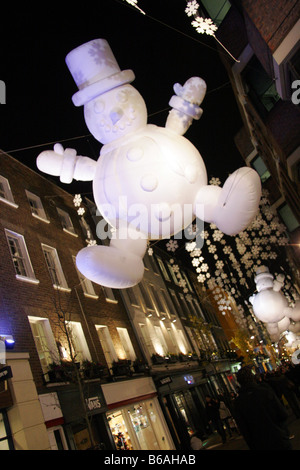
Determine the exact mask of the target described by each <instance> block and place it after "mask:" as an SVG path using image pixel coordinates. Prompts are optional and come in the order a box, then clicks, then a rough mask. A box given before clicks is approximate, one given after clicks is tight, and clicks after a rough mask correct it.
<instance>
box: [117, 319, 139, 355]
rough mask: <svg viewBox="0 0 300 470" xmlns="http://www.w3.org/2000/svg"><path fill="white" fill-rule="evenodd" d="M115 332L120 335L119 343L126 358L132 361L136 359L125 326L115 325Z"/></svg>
mask: <svg viewBox="0 0 300 470" xmlns="http://www.w3.org/2000/svg"><path fill="white" fill-rule="evenodd" d="M117 332H118V334H119V336H120V340H121V344H122V346H123V349H124V352H125V356H126V359H131V360H132V361H134V360H135V359H136V354H135V352H134V349H133V346H132V342H131V339H130V337H129V334H128V331H127V328H119V327H117Z"/></svg>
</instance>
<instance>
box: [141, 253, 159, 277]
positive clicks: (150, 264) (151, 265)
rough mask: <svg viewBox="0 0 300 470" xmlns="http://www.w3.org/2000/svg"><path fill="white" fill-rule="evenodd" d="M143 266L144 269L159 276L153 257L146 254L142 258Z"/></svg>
mask: <svg viewBox="0 0 300 470" xmlns="http://www.w3.org/2000/svg"><path fill="white" fill-rule="evenodd" d="M143 261H144V264H145V268H146V269H148V270H150V271H153V272H154V274H158V275H159V272H158V269H157V265H156V263H155V260H154V258H153V256H149V255H148V254H147V253H146V255H145V256H144V260H143Z"/></svg>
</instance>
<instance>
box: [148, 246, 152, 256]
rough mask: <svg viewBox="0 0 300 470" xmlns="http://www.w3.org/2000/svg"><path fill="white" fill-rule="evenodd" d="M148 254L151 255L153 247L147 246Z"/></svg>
mask: <svg viewBox="0 0 300 470" xmlns="http://www.w3.org/2000/svg"><path fill="white" fill-rule="evenodd" d="M148 255H149V256H152V255H153V248H151V247H150V248H148Z"/></svg>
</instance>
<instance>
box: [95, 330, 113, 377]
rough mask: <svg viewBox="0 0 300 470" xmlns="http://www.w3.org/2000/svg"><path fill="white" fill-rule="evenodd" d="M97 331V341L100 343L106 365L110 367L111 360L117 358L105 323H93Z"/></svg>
mask: <svg viewBox="0 0 300 470" xmlns="http://www.w3.org/2000/svg"><path fill="white" fill-rule="evenodd" d="M95 326H96V330H97V333H98V337H99V341H100V343H101V346H102V349H103V353H104V356H105V360H106V362H107V365H108V367H109V368H110V367H111V366H112V364H113V361H117V360H118V356H117V353H116V350H115V348H114V345H113V342H112V339H111V336H110V333H109V330H108V327H107V326H105V325H95Z"/></svg>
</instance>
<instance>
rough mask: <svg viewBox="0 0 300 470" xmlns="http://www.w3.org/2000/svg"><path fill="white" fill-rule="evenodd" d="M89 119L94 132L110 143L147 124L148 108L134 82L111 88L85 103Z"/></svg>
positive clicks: (104, 141) (86, 115)
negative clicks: (132, 84) (133, 84)
mask: <svg viewBox="0 0 300 470" xmlns="http://www.w3.org/2000/svg"><path fill="white" fill-rule="evenodd" d="M84 117H85V123H86V125H87V127H88V129H89V131H90V132H91V134H92V135H93V136H94V137H95V139H97V140H98V141H99V142H101V143H102V144H108V143H109V142H112V141H113V140H116V139H119V138H120V137H123V136H124V135H126V134H128V133H129V132H132V131H136V130H137V129H140V128H142V127H144V126H145V125H146V124H147V109H146V105H145V102H144V100H143V98H142V96H141V95H140V93H139V92H138V91H137V90H136V89H135V88H134V87H133V86H131V85H128V84H126V85H123V86H119V87H117V88H114V89H112V90H109V91H107V92H105V93H103V94H101V95H100V96H97V97H96V98H94V99H93V100H91V101H89V102H88V103H86V104H85V105H84Z"/></svg>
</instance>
